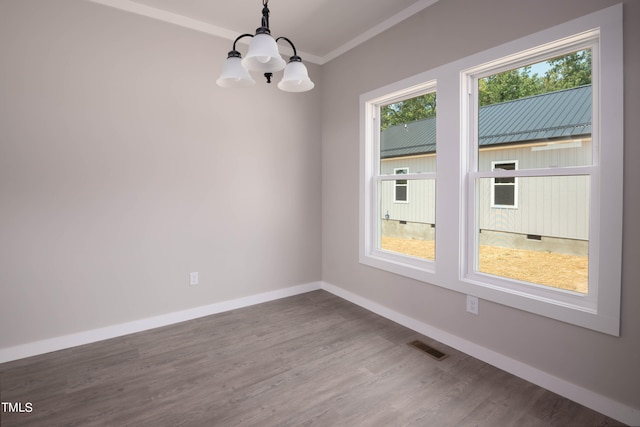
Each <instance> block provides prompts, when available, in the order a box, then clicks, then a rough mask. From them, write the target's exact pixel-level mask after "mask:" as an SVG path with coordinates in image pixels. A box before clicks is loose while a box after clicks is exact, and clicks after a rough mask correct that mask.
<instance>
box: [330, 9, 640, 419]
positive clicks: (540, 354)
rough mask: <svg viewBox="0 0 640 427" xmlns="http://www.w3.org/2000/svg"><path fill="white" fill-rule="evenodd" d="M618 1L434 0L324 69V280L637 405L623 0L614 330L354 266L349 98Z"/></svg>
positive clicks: (639, 339)
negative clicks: (476, 304)
mask: <svg viewBox="0 0 640 427" xmlns="http://www.w3.org/2000/svg"><path fill="white" fill-rule="evenodd" d="M615 3H617V2H616V1H603V0H585V1H568V0H563V1H558V0H540V1H535V2H531V1H513V0H477V1H467V0H440V1H439V2H437V3H436V4H434V5H433V6H431V7H429V8H427V9H426V10H424V11H423V12H421V13H420V14H418V15H416V16H413V17H411V18H409V19H408V20H407V21H405V22H404V23H402V24H401V25H397V26H395V27H393V28H391V29H389V30H388V31H386V32H385V33H383V34H381V35H379V36H378V37H376V38H374V39H372V40H370V41H369V42H367V43H366V44H364V45H361V46H360V47H358V48H356V49H354V50H352V51H350V52H348V53H347V54H346V55H343V56H342V57H339V58H337V59H335V60H334V61H332V62H331V63H329V64H327V65H325V66H324V68H323V79H324V82H323V89H322V90H323V110H322V120H323V126H322V130H323V153H322V161H323V163H322V171H323V176H322V180H323V185H322V190H323V204H322V209H323V217H322V220H323V222H322V227H323V234H322V236H323V252H322V254H323V258H322V274H323V280H324V281H325V282H328V283H331V284H333V285H335V286H338V287H341V288H343V289H345V290H347V291H349V292H352V293H354V294H356V295H358V296H361V297H364V298H367V299H369V300H372V301H373V302H375V303H378V304H381V305H384V306H386V307H388V308H390V309H393V310H395V311H397V312H400V313H402V314H404V315H406V316H409V317H412V318H414V319H417V320H419V321H421V322H424V323H426V324H429V325H432V326H434V327H436V328H439V329H441V330H443V331H445V332H448V333H450V334H453V335H455V336H458V337H460V338H462V339H464V340H468V341H471V342H474V343H477V344H479V345H481V346H484V347H486V348H488V349H490V350H493V351H495V352H498V353H501V354H503V355H505V356H507V357H511V358H514V359H517V360H520V361H522V362H523V363H525V364H528V365H530V366H533V367H535V368H537V369H540V370H542V371H546V372H548V373H550V374H552V375H554V376H557V377H559V378H562V379H565V380H567V381H569V382H572V383H575V384H577V385H579V386H582V387H585V388H587V389H590V390H592V391H595V392H597V393H600V394H602V395H605V396H609V397H611V398H612V399H615V400H618V401H619V402H622V403H625V404H627V405H629V406H631V407H634V408H640V382H639V381H638V378H640V365H639V364H638V355H639V354H640V310H638V309H637V307H636V304H637V302H638V301H640V286H638V277H640V266H639V265H638V262H637V259H638V256H639V254H640V239H639V235H638V234H639V232H640V224H638V222H637V221H636V220H635V218H638V217H639V216H640V197H638V186H637V185H635V183H638V182H640V168H638V167H637V165H636V164H637V163H638V161H640V143H638V137H637V135H638V132H637V131H636V130H635V126H637V119H636V118H637V117H638V116H640V87H639V82H638V78H637V76H638V75H640V49H637V43H636V42H635V40H640V25H638V24H639V22H640V3H638V2H636V1H625V2H624V5H625V6H624V7H625V28H624V37H625V48H624V54H625V82H624V83H625V92H626V97H625V101H624V105H625V126H626V129H625V136H626V142H625V172H624V173H625V182H626V183H627V184H626V186H625V189H624V197H625V200H624V202H625V204H624V227H625V228H624V236H625V240H624V247H623V260H622V262H623V279H622V280H623V284H622V298H623V301H622V320H621V323H622V327H621V337H619V338H615V337H612V336H608V335H604V334H601V333H598V332H593V331H590V330H587V329H583V328H580V327H576V326H571V325H568V324H565V323H561V322H558V321H555V320H551V319H548V318H544V317H539V316H537V315H533V314H529V313H526V312H521V311H519V310H515V309H512V308H508V307H505V306H501V305H498V304H494V303H490V302H486V301H480V315H479V316H474V315H470V314H467V313H466V312H465V296H464V295H462V294H459V293H456V292H452V291H449V290H446V289H443V288H439V287H436V286H431V285H429V284H424V283H420V282H417V281H414V280H412V279H408V278H404V277H401V276H397V275H394V274H391V273H387V272H384V271H381V270H377V269H374V268H371V267H367V266H364V265H361V264H359V263H358V216H359V213H358V200H359V194H358V191H359V177H358V173H359V171H358V164H359V158H358V155H359V105H358V100H359V96H360V94H362V93H365V92H368V91H371V90H374V89H377V88H379V87H382V86H384V85H387V84H390V83H393V82H396V81H398V80H401V79H403V78H406V77H409V76H412V75H415V74H418V73H421V72H423V71H426V70H429V69H431V68H434V67H436V66H440V65H443V64H446V63H448V62H451V61H453V60H456V59H459V58H462V57H465V56H467V55H469V54H472V53H476V52H480V51H482V50H485V49H488V48H491V47H494V46H497V45H500V44H502V43H505V42H508V41H510V40H513V39H515V38H519V37H523V36H525V35H528V34H530V33H534V32H536V31H538V30H541V29H544V28H548V27H551V26H553V25H556V24H560V23H562V22H564V21H567V20H570V19H572V18H576V17H579V16H582V15H585V14H588V13H590V12H593V11H596V10H599V9H602V8H605V7H607V6H610V5H613V4H615Z"/></svg>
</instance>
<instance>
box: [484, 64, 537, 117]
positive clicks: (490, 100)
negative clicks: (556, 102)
mask: <svg viewBox="0 0 640 427" xmlns="http://www.w3.org/2000/svg"><path fill="white" fill-rule="evenodd" d="M478 89H479V100H480V106H481V107H482V106H484V105H491V104H498V103H500V102H505V101H511V100H514V99H520V98H524V97H526V96H531V95H537V94H539V93H541V91H542V90H543V83H542V80H541V79H540V78H539V77H538V74H533V75H532V74H531V67H523V68H520V69H517V70H511V71H506V72H504V73H500V74H494V75H492V76H489V77H485V78H483V79H480V80H479V81H478Z"/></svg>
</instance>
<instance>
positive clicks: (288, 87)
mask: <svg viewBox="0 0 640 427" xmlns="http://www.w3.org/2000/svg"><path fill="white" fill-rule="evenodd" d="M314 86H315V84H314V83H313V82H312V81H311V79H309V73H308V72H307V67H305V65H304V64H303V63H302V62H300V61H291V62H289V63H288V64H287V67H286V68H285V69H284V75H283V76H282V80H281V81H280V83H278V88H280V89H281V90H284V91H285V92H306V91H308V90H311V89H313V87H314Z"/></svg>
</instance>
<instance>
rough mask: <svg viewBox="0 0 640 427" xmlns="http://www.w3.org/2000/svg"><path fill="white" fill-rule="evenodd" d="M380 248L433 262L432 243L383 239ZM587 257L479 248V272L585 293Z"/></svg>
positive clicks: (433, 248)
mask: <svg viewBox="0 0 640 427" xmlns="http://www.w3.org/2000/svg"><path fill="white" fill-rule="evenodd" d="M382 249H384V250H388V251H392V252H398V253H402V254H406V255H411V256H415V257H418V258H426V259H431V260H432V259H434V257H435V247H434V242H433V241H428V240H409V239H400V238H395V237H384V236H383V237H382ZM588 268H589V262H588V258H587V257H583V256H575V255H565V254H559V253H552V252H540V251H530V250H525V249H512V248H502V247H498V246H480V271H481V272H483V273H488V274H494V275H496V276H503V277H509V278H512V279H517V280H522V281H525V282H531V283H538V284H541V285H547V286H551V287H554V288H561V289H567V290H570V291H577V292H582V293H586V292H587V283H588V272H589V269H588Z"/></svg>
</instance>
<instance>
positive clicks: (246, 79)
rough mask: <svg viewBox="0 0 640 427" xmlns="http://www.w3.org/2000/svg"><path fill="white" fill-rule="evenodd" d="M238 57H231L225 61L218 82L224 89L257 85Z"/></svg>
mask: <svg viewBox="0 0 640 427" xmlns="http://www.w3.org/2000/svg"><path fill="white" fill-rule="evenodd" d="M241 61H242V60H241V59H240V58H238V57H230V58H227V60H226V61H224V66H223V67H222V74H221V75H220V77H219V78H218V80H217V81H216V83H217V84H218V86H222V87H247V86H252V85H254V84H256V82H255V80H253V78H251V75H250V74H249V72H248V71H247V69H246V68H244V67H243V66H242V62H241Z"/></svg>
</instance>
